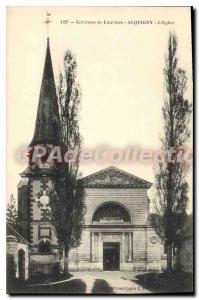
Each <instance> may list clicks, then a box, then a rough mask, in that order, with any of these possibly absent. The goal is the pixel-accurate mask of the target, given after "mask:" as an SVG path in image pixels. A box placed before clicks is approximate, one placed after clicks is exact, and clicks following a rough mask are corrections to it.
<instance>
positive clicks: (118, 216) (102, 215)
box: [92, 202, 131, 222]
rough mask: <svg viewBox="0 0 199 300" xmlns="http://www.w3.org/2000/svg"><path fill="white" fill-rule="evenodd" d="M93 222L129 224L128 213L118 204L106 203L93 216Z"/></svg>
mask: <svg viewBox="0 0 199 300" xmlns="http://www.w3.org/2000/svg"><path fill="white" fill-rule="evenodd" d="M92 221H93V222H131V217H130V215H129V213H128V211H127V210H126V209H125V208H124V207H123V206H122V205H120V204H118V203H111V202H109V203H106V204H103V205H102V206H100V207H99V208H98V209H97V210H96V211H95V213H94V215H93V220H92Z"/></svg>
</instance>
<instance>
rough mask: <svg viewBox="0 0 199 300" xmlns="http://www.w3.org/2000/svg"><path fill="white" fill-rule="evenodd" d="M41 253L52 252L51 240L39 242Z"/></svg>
mask: <svg viewBox="0 0 199 300" xmlns="http://www.w3.org/2000/svg"><path fill="white" fill-rule="evenodd" d="M39 253H40V254H50V253H51V244H50V242H49V241H45V240H43V241H41V242H40V243H39Z"/></svg>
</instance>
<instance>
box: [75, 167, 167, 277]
mask: <svg viewBox="0 0 199 300" xmlns="http://www.w3.org/2000/svg"><path fill="white" fill-rule="evenodd" d="M82 180H83V183H84V186H85V189H86V200H85V204H86V214H85V224H84V229H83V233H82V242H81V245H80V246H79V247H78V248H77V249H72V250H71V252H70V255H69V267H70V269H71V270H104V271H108V270H114V271H117V270H161V255H162V253H163V246H162V244H161V242H160V240H159V239H158V237H157V235H156V233H155V231H154V229H153V228H152V227H151V225H150V224H149V221H148V220H149V204H150V203H149V199H148V196H147V192H148V189H149V188H150V187H151V183H149V182H147V181H145V180H143V179H140V178H138V177H136V176H133V175H132V174H129V173H127V172H124V171H122V170H120V169H118V168H116V167H109V168H107V169H104V170H101V171H99V172H97V173H94V174H92V175H90V176H87V177H85V178H83V179H82Z"/></svg>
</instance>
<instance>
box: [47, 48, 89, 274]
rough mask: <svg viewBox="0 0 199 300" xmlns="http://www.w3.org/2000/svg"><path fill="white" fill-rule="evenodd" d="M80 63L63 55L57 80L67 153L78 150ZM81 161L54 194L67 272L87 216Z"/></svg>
mask: <svg viewBox="0 0 199 300" xmlns="http://www.w3.org/2000/svg"><path fill="white" fill-rule="evenodd" d="M76 75H77V62H76V60H75V57H74V56H73V55H72V53H71V51H70V50H67V51H66V53H65V55H64V67H63V71H61V72H60V74H59V79H58V104H59V113H60V121H61V132H62V139H63V146H64V151H67V150H75V151H79V149H80V146H81V136H80V133H79V114H78V112H79V106H80V98H81V93H80V87H79V85H78V84H77V83H76ZM78 170H79V161H78V160H75V161H72V162H67V163H63V166H62V175H61V176H60V177H59V178H55V179H54V181H53V188H52V192H51V215H52V216H51V218H52V224H53V225H54V228H55V230H56V235H57V238H58V242H59V245H60V251H61V256H62V257H61V260H63V261H64V263H63V264H64V266H63V271H64V272H67V257H68V252H69V250H70V249H71V248H72V247H78V246H79V244H80V240H81V233H82V227H83V220H84V214H85V206H84V187H83V185H82V183H81V181H80V180H79V179H80V175H79V172H78Z"/></svg>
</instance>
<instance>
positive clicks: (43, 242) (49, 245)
mask: <svg viewBox="0 0 199 300" xmlns="http://www.w3.org/2000/svg"><path fill="white" fill-rule="evenodd" d="M61 144H62V135H61V124H60V117H59V108H58V101H57V96H56V88H55V81H54V74H53V66H52V59H51V52H50V42H49V38H47V47H46V57H45V63H44V71H43V77H42V82H41V89H40V96H39V103H38V109H37V116H36V123H35V130H34V135H33V139H32V141H31V143H30V145H29V149H30V151H29V164H28V167H27V169H26V170H25V171H24V172H23V173H21V174H20V175H21V177H22V179H21V181H20V183H19V185H18V210H19V222H20V224H21V232H22V234H23V236H24V237H25V238H26V239H27V240H28V241H29V242H30V244H31V252H30V253H31V254H38V257H39V255H40V254H48V253H50V254H51V255H54V256H56V252H57V249H58V245H57V239H56V235H55V232H54V230H53V228H52V225H51V222H50V205H49V201H50V199H49V196H50V190H51V188H52V181H53V179H54V178H55V177H56V176H61V173H60V172H61V169H62V168H60V165H57V164H56V163H55V162H54V161H52V162H46V157H47V156H48V154H49V153H50V151H51V150H52V149H53V147H55V146H56V147H57V146H60V147H61ZM38 149H39V150H40V152H39V150H38ZM42 151H44V152H42ZM41 152H42V155H41ZM35 153H36V154H35ZM44 153H45V155H44ZM54 256H53V257H54ZM34 257H35V259H36V257H37V255H36V256H35V255H34Z"/></svg>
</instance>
